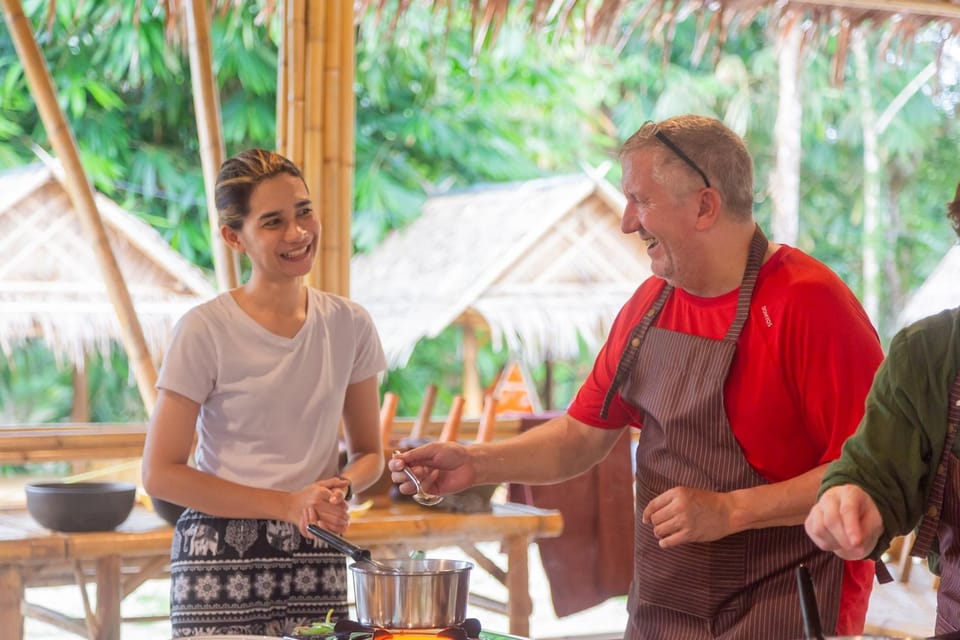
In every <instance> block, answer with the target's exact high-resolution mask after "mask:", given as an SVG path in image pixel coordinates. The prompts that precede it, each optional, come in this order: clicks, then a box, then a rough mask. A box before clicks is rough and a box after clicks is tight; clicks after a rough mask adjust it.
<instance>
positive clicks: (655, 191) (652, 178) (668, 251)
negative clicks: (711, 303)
mask: <svg viewBox="0 0 960 640" xmlns="http://www.w3.org/2000/svg"><path fill="white" fill-rule="evenodd" d="M661 153H662V151H660V150H658V149H655V148H646V149H638V150H636V151H632V152H630V153H628V154H626V155H625V156H623V158H622V159H621V161H622V168H623V178H622V181H621V188H622V189H623V194H624V195H625V196H626V200H627V204H626V207H625V208H624V212H623V219H622V220H621V223H620V229H621V230H622V231H623V232H624V233H636V234H638V235H639V236H640V239H641V240H643V241H644V243H645V244H646V246H647V254H648V255H649V256H650V269H651V271H653V273H654V274H655V275H657V276H659V277H661V278H663V279H665V280H667V281H668V282H670V283H671V284H673V285H675V286H678V287H681V288H684V289H687V288H688V286H685V285H692V284H693V283H695V282H696V281H697V280H699V278H700V277H701V274H699V273H698V271H699V268H698V267H699V262H700V261H699V260H698V259H697V256H698V255H699V249H700V248H699V246H698V244H697V235H696V232H697V223H698V216H697V213H698V211H699V204H698V198H697V197H696V194H697V193H698V192H699V191H700V189H699V188H698V187H697V185H695V184H694V185H690V184H688V183H689V182H690V181H691V180H692V179H691V178H689V177H688V176H686V175H685V174H682V173H680V172H679V171H676V170H674V169H673V168H672V167H670V166H666V167H665V166H664V165H663V163H662V161H661V158H660V154H661ZM701 186H702V185H701Z"/></svg>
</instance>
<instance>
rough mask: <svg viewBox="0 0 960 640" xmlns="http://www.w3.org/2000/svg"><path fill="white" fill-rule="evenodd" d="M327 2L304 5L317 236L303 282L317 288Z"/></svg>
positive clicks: (307, 143) (309, 172)
mask: <svg viewBox="0 0 960 640" xmlns="http://www.w3.org/2000/svg"><path fill="white" fill-rule="evenodd" d="M328 4H329V3H327V2H322V3H311V4H308V5H307V15H306V37H305V39H306V56H305V60H304V67H303V73H304V74H305V76H306V83H305V84H306V86H305V91H304V101H305V105H306V119H305V121H304V130H303V132H302V133H301V137H302V138H303V145H304V149H303V172H304V173H303V175H304V176H305V177H306V179H307V187H308V188H309V189H310V195H311V197H312V199H313V202H314V204H315V206H316V209H317V212H318V216H319V219H320V238H319V244H318V248H317V256H316V258H315V260H314V263H313V266H312V268H311V270H310V274H309V275H308V277H307V282H308V283H309V284H310V285H311V286H314V287H317V288H319V289H325V287H324V286H323V281H322V279H321V278H320V277H319V275H320V274H319V272H318V270H319V269H320V268H321V265H322V263H323V254H324V252H325V251H326V250H327V247H326V244H327V240H326V239H327V232H328V229H327V224H328V221H327V206H328V204H327V198H328V195H329V194H328V193H327V189H326V181H325V179H324V165H323V144H324V138H325V137H326V136H327V132H326V131H324V128H323V127H324V122H325V114H324V108H325V107H324V104H323V95H324V93H325V91H326V87H325V86H324V77H323V67H324V60H325V59H326V55H327V48H328V47H327V42H326V40H325V37H326V20H327V6H328Z"/></svg>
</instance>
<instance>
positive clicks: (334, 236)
mask: <svg viewBox="0 0 960 640" xmlns="http://www.w3.org/2000/svg"><path fill="white" fill-rule="evenodd" d="M323 6H324V10H325V11H326V13H327V19H326V21H325V24H324V26H325V34H324V36H325V38H324V39H325V42H326V48H325V50H326V55H325V56H324V59H323V88H324V91H323V95H322V100H323V115H324V117H323V131H324V134H323V141H322V142H323V190H324V198H323V201H324V207H323V217H324V220H325V222H324V225H323V228H324V233H323V236H322V237H321V241H322V245H323V251H322V252H321V257H322V265H321V276H322V277H321V279H320V282H321V283H322V288H323V290H324V291H332V292H334V293H339V294H343V295H349V291H340V251H341V247H340V200H341V198H342V194H341V193H340V156H341V148H340V138H341V136H340V132H341V128H342V127H344V126H345V125H346V123H345V122H343V120H342V118H341V115H340V66H341V55H342V51H341V40H342V36H343V34H342V33H341V27H342V20H341V18H340V14H341V12H342V11H343V2H342V0H337V1H335V2H326V3H324V5H323ZM348 137H349V136H348Z"/></svg>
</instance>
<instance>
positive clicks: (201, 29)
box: [184, 0, 240, 291]
mask: <svg viewBox="0 0 960 640" xmlns="http://www.w3.org/2000/svg"><path fill="white" fill-rule="evenodd" d="M184 12H185V13H186V22H187V49H188V51H189V53H190V76H191V85H192V88H193V107H194V110H195V111H196V116H195V117H196V120H197V134H198V136H199V138H200V162H201V166H202V168H203V186H204V191H205V192H206V200H207V218H208V220H209V224H210V246H211V248H212V249H213V268H214V271H215V272H216V276H217V288H218V289H219V290H220V291H226V290H228V289H233V288H235V287H236V286H238V285H239V283H240V261H239V259H238V257H237V254H236V252H234V251H233V250H232V249H231V248H230V247H229V246H228V245H227V243H226V242H225V241H224V239H223V238H222V237H221V235H220V221H219V216H218V214H217V202H216V183H217V173H218V172H219V171H220V165H221V164H222V163H223V160H224V156H225V155H226V152H225V150H224V144H223V135H222V133H221V126H220V96H219V93H218V91H217V83H216V78H215V77H214V75H213V63H212V54H211V46H210V17H209V16H208V15H207V3H206V2H204V0H187V2H186V4H185V5H184Z"/></svg>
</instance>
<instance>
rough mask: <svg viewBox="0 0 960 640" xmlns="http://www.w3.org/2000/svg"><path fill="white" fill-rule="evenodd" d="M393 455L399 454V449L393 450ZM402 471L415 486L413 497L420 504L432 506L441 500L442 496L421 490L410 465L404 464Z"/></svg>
mask: <svg viewBox="0 0 960 640" xmlns="http://www.w3.org/2000/svg"><path fill="white" fill-rule="evenodd" d="M393 455H395V456H398V455H400V452H399V451H394V452H393ZM403 472H404V473H405V474H407V477H408V478H410V481H411V482H412V483H413V486H415V487H416V488H417V492H416V493H415V494H413V496H412V497H413V499H414V500H415V501H416V502H418V503H420V504H422V505H423V506H425V507H432V506H434V505H437V504H440V502H441V501H442V500H443V496H435V495H433V494H432V493H427V492H425V491H424V490H423V487H421V486H420V480H419V479H417V476H415V475H414V474H413V471H410V467H408V466H406V465H404V466H403Z"/></svg>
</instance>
